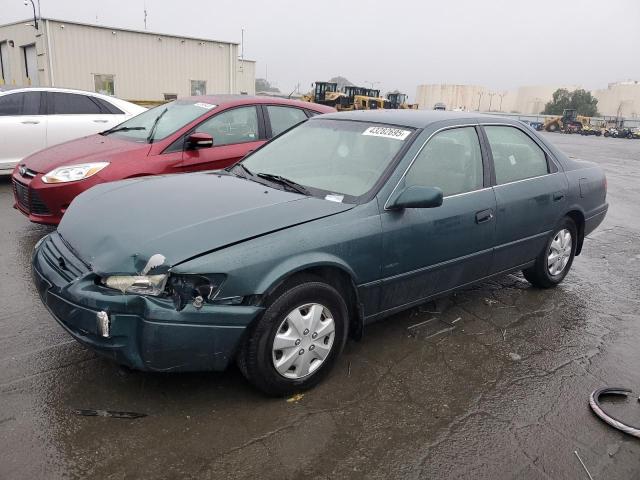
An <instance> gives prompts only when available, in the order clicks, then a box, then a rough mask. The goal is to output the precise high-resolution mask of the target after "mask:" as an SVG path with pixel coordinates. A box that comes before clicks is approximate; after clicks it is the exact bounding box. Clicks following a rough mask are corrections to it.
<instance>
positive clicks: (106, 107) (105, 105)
mask: <svg viewBox="0 0 640 480" xmlns="http://www.w3.org/2000/svg"><path fill="white" fill-rule="evenodd" d="M92 100H93V101H94V102H96V103H98V105H100V107H101V108H102V113H107V114H111V115H124V112H123V111H122V110H120V109H119V108H118V107H116V106H115V105H112V104H110V103H109V102H107V101H106V100H103V99H101V98H97V97H93V98H92Z"/></svg>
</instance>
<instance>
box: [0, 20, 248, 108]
mask: <svg viewBox="0 0 640 480" xmlns="http://www.w3.org/2000/svg"><path fill="white" fill-rule="evenodd" d="M238 55H239V45H238V44H237V43H234V42H227V41H219V40H211V39H203V38H192V37H187V36H176V35H168V34H163V33H152V32H148V31H136V30H126V29H122V28H113V27H106V26H102V25H88V24H82V23H77V22H68V21H63V20H55V19H49V18H43V19H41V20H40V21H39V22H38V28H37V29H36V28H35V25H34V22H33V21H31V22H26V21H23V22H17V23H12V24H8V25H3V26H0V85H1V84H7V85H21V86H28V85H31V86H50V87H67V88H77V89H81V90H89V91H94V92H100V93H106V94H108V95H115V96H117V97H120V98H123V99H126V100H132V101H138V102H147V101H148V102H156V101H162V100H171V99H173V98H176V97H184V96H189V95H198V94H205V93H206V94H220V93H246V94H249V95H253V94H254V93H255V62H253V61H250V60H245V59H241V58H239V56H238Z"/></svg>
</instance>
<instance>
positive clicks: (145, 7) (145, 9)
mask: <svg viewBox="0 0 640 480" xmlns="http://www.w3.org/2000/svg"><path fill="white" fill-rule="evenodd" d="M144 29H145V30H146V29H147V2H144Z"/></svg>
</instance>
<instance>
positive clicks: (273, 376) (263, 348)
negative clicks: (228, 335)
mask: <svg viewBox="0 0 640 480" xmlns="http://www.w3.org/2000/svg"><path fill="white" fill-rule="evenodd" d="M309 303H317V304H320V305H323V306H325V307H326V308H327V309H328V310H329V311H330V312H331V316H332V317H333V320H334V325H335V333H334V339H333V344H332V346H331V350H330V352H329V354H328V355H327V357H326V358H325V359H324V361H323V362H322V364H321V365H320V366H319V367H318V368H317V369H316V370H315V371H313V372H312V373H310V374H308V376H305V377H302V378H298V379H291V378H286V377H284V376H282V375H281V374H280V373H278V371H277V370H276V368H275V366H274V364H273V357H272V354H273V353H272V346H273V341H274V338H275V336H276V333H277V331H278V329H279V328H280V326H281V324H282V322H283V321H284V319H285V318H286V317H287V315H288V314H289V313H290V312H292V311H293V310H294V309H296V308H298V307H300V306H302V305H306V304H309ZM348 324H349V322H348V309H347V305H346V303H345V301H344V299H343V297H342V295H340V293H339V292H338V291H337V290H336V289H335V288H334V287H332V286H331V285H328V284H326V283H324V282H322V281H302V283H298V284H293V285H290V286H288V287H286V288H285V289H283V291H281V292H278V293H276V295H275V296H274V298H273V299H272V300H271V301H269V303H268V304H267V308H266V310H265V312H264V313H263V315H262V316H261V317H260V319H259V320H258V321H257V323H256V324H255V325H254V326H253V327H252V329H251V331H250V332H249V334H248V335H247V337H246V340H245V342H244V344H243V345H242V347H241V349H240V352H239V353H238V359H237V360H238V367H239V368H240V371H241V372H242V373H243V375H244V376H245V377H246V378H247V380H248V381H249V382H250V383H251V384H252V385H253V386H255V387H256V388H258V389H259V390H261V391H263V392H264V393H266V394H267V395H272V396H284V395H290V394H292V393H295V392H299V391H302V390H306V389H309V388H311V387H313V386H315V385H316V384H318V383H319V382H320V381H321V380H322V379H323V378H324V377H325V376H326V374H327V373H328V372H329V371H330V370H331V368H332V367H333V365H334V364H335V362H336V360H337V358H338V357H339V356H340V353H341V352H342V349H343V348H344V345H345V343H346V340H347V329H348Z"/></svg>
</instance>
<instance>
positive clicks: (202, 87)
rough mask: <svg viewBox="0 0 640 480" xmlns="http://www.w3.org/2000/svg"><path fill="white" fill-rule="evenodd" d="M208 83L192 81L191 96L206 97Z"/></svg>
mask: <svg viewBox="0 0 640 480" xmlns="http://www.w3.org/2000/svg"><path fill="white" fill-rule="evenodd" d="M206 94H207V82H206V81H204V80H191V95H206Z"/></svg>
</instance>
